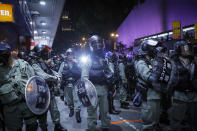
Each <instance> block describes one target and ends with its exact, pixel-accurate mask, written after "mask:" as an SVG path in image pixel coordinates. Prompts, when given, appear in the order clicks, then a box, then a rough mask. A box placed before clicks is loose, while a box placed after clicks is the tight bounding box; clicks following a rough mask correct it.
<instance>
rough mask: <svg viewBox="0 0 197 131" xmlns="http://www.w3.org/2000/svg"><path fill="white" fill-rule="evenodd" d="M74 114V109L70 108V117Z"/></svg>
mask: <svg viewBox="0 0 197 131" xmlns="http://www.w3.org/2000/svg"><path fill="white" fill-rule="evenodd" d="M73 115H74V109H70V113H69V117H72V116H73Z"/></svg>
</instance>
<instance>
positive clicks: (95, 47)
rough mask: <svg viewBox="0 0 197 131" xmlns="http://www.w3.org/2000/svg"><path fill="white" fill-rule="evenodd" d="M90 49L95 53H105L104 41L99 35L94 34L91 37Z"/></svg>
mask: <svg viewBox="0 0 197 131" xmlns="http://www.w3.org/2000/svg"><path fill="white" fill-rule="evenodd" d="M89 46H90V50H91V51H92V52H95V53H97V54H98V53H103V49H104V43H103V41H102V39H101V37H99V36H98V35H93V36H92V37H90V39H89Z"/></svg>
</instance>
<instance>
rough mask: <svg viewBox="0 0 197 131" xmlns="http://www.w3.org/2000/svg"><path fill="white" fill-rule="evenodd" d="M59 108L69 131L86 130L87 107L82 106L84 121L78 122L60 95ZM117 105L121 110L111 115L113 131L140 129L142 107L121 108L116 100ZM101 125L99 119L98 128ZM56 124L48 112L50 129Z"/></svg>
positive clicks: (64, 124) (136, 130)
mask: <svg viewBox="0 0 197 131" xmlns="http://www.w3.org/2000/svg"><path fill="white" fill-rule="evenodd" d="M56 100H57V103H58V108H59V111H60V114H61V124H62V126H64V127H65V128H66V129H67V130H68V131H85V130H86V127H87V111H86V108H84V107H83V108H82V111H81V117H82V123H77V122H76V119H75V116H73V117H71V118H70V117H69V116H68V114H69V109H68V107H67V106H65V105H64V103H63V102H62V101H61V100H60V98H59V97H56ZM115 106H116V108H117V109H118V110H121V113H120V114H119V115H110V116H111V124H110V130H111V131H138V130H139V126H140V122H139V121H140V120H139V118H140V113H139V111H140V109H139V108H136V107H133V106H131V107H130V109H129V110H124V109H119V107H120V106H119V103H118V101H117V100H115ZM99 127H100V121H98V130H99ZM53 129H54V125H53V123H52V121H51V117H50V113H48V130H49V131H53Z"/></svg>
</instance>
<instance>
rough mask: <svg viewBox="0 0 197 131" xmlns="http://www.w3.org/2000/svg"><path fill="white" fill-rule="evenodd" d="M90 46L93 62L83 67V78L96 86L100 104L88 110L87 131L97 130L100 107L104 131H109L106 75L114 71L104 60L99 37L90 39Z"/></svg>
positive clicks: (102, 45)
mask: <svg viewBox="0 0 197 131" xmlns="http://www.w3.org/2000/svg"><path fill="white" fill-rule="evenodd" d="M89 46H90V50H91V62H90V64H89V66H87V64H84V67H82V74H83V75H82V77H86V78H88V77H89V80H90V81H91V82H92V83H93V84H94V85H95V87H96V90H97V95H98V104H97V105H96V107H93V106H90V107H88V108H87V112H88V117H87V124H88V125H87V131H95V130H96V125H97V109H98V106H99V114H100V119H101V126H102V130H103V131H108V130H109V121H110V118H109V117H108V100H107V94H108V90H107V83H108V81H107V78H109V77H106V73H107V72H108V73H109V72H110V73H111V72H112V71H111V70H110V68H109V65H108V62H107V61H106V60H105V58H104V57H105V55H104V52H103V49H104V43H103V41H102V39H101V38H100V37H99V36H98V35H93V36H92V37H91V38H90V39H89Z"/></svg>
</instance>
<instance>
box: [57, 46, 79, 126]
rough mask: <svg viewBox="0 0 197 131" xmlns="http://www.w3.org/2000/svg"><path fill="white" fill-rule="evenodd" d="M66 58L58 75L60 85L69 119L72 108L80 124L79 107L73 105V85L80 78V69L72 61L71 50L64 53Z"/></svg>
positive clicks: (75, 62) (72, 112)
mask: <svg viewBox="0 0 197 131" xmlns="http://www.w3.org/2000/svg"><path fill="white" fill-rule="evenodd" d="M66 55H67V58H66V59H65V61H64V62H62V64H61V66H60V69H59V71H58V73H59V74H60V75H61V76H62V80H63V82H62V84H63V87H64V96H65V100H66V102H67V104H68V107H69V109H70V113H69V117H72V116H73V115H74V108H75V111H76V120H77V122H78V123H80V122H81V117H80V106H79V105H78V103H77V102H75V103H74V97H76V96H75V94H74V93H73V88H74V83H75V82H76V81H77V80H78V79H79V78H80V76H81V69H80V68H79V67H78V65H77V61H76V60H75V59H74V54H73V51H72V49H71V48H69V49H67V51H66Z"/></svg>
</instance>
